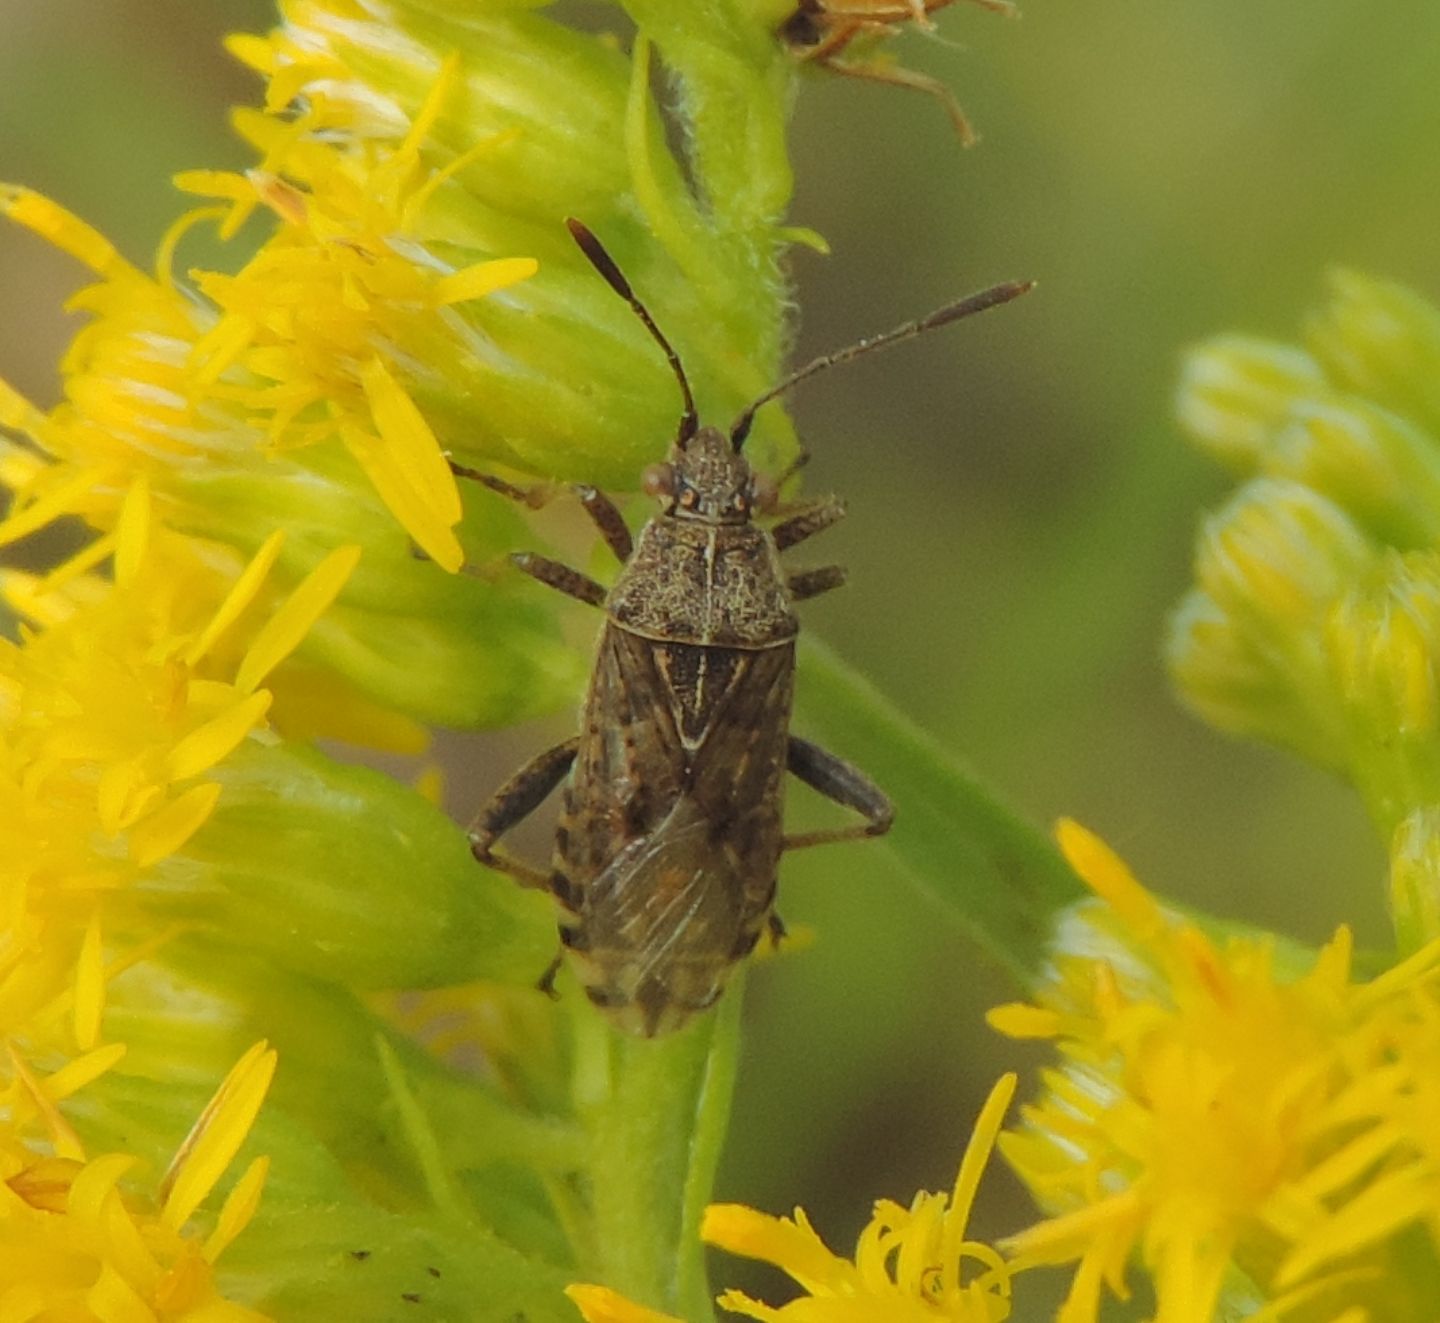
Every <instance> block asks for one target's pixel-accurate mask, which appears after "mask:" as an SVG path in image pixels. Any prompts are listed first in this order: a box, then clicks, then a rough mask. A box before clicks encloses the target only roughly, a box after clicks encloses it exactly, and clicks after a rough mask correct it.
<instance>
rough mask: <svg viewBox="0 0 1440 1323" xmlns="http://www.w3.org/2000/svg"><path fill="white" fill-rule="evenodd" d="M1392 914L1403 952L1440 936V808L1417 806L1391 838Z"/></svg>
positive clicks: (1415, 949) (1405, 953)
mask: <svg viewBox="0 0 1440 1323" xmlns="http://www.w3.org/2000/svg"><path fill="white" fill-rule="evenodd" d="M1390 915H1391V919H1392V920H1393V922H1394V924H1395V938H1396V943H1397V945H1398V946H1399V948H1400V951H1401V954H1403V955H1409V954H1411V953H1412V952H1415V951H1418V950H1420V949H1421V948H1422V947H1423V946H1425V945H1426V943H1428V942H1432V941H1434V940H1435V939H1436V938H1437V937H1440V808H1436V807H1435V806H1433V805H1432V806H1428V807H1426V808H1419V809H1416V810H1415V811H1414V812H1413V813H1411V814H1410V815H1409V816H1408V817H1406V818H1405V819H1404V821H1402V822H1401V823H1400V825H1399V826H1398V827H1396V828H1395V834H1394V835H1393V836H1392V837H1391V838H1390Z"/></svg>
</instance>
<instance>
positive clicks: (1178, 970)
mask: <svg viewBox="0 0 1440 1323" xmlns="http://www.w3.org/2000/svg"><path fill="white" fill-rule="evenodd" d="M1059 834H1060V842H1061V846H1062V848H1063V849H1064V851H1065V853H1066V856H1067V857H1068V858H1069V860H1070V862H1071V864H1072V866H1073V867H1074V868H1075V870H1076V871H1077V873H1079V874H1080V876H1081V877H1082V878H1083V879H1084V880H1085V882H1086V883H1088V884H1089V886H1090V887H1091V888H1092V889H1093V890H1094V891H1095V893H1096V895H1097V896H1098V897H1099V898H1100V900H1101V901H1102V902H1103V903H1104V909H1103V910H1101V911H1099V913H1098V915H1097V916H1094V917H1093V918H1092V919H1091V920H1087V921H1085V922H1084V923H1083V924H1082V921H1081V919H1080V918H1077V919H1076V920H1075V922H1076V923H1077V925H1080V926H1082V927H1083V928H1084V931H1083V932H1082V931H1080V928H1079V927H1077V930H1076V931H1075V932H1074V933H1072V934H1071V937H1070V939H1069V940H1068V941H1064V940H1062V950H1061V952H1060V953H1058V954H1057V956H1056V964H1055V970H1054V974H1053V976H1052V978H1051V979H1050V982H1049V985H1048V986H1047V988H1046V989H1045V990H1044V991H1043V992H1042V994H1041V995H1040V997H1039V999H1038V1004H1036V1005H1031V1006H1006V1007H1001V1008H999V1009H997V1010H996V1011H994V1012H993V1013H992V1016H991V1019H992V1022H993V1023H994V1024H995V1026H996V1027H997V1028H999V1029H1000V1030H1001V1031H1002V1032H1005V1033H1008V1034H1010V1035H1011V1036H1013V1037H1019V1038H1051V1039H1054V1040H1055V1041H1056V1042H1057V1045H1058V1046H1059V1048H1060V1050H1061V1052H1062V1054H1063V1056H1064V1059H1065V1065H1064V1067H1063V1068H1061V1069H1056V1070H1051V1071H1049V1072H1047V1074H1046V1076H1045V1086H1046V1092H1045V1095H1044V1096H1043V1097H1042V1098H1041V1099H1040V1100H1039V1101H1038V1102H1036V1103H1034V1104H1032V1105H1031V1106H1029V1107H1027V1108H1025V1109H1024V1112H1023V1117H1024V1125H1023V1127H1022V1128H1021V1129H1020V1130H1018V1131H1016V1132H1013V1133H1010V1134H1007V1135H1004V1136H1002V1138H1001V1141H1000V1144H1001V1149H1002V1151H1003V1152H1004V1153H1005V1155H1006V1157H1007V1158H1008V1159H1009V1160H1010V1162H1011V1164H1012V1165H1013V1166H1014V1167H1015V1169H1016V1170H1017V1171H1018V1172H1019V1173H1020V1175H1021V1176H1022V1177H1023V1178H1024V1179H1025V1180H1026V1182H1027V1183H1028V1184H1029V1185H1030V1187H1031V1189H1032V1190H1033V1192H1034V1193H1035V1195H1036V1197H1037V1199H1038V1200H1039V1201H1040V1202H1041V1204H1042V1205H1043V1206H1044V1207H1045V1208H1047V1209H1048V1210H1051V1211H1052V1212H1053V1213H1054V1216H1053V1217H1051V1218H1050V1219H1049V1220H1047V1221H1044V1222H1041V1223H1039V1224H1038V1225H1036V1226H1034V1227H1032V1228H1030V1229H1029V1230H1027V1231H1024V1232H1022V1233H1021V1234H1020V1235H1018V1236H1016V1237H1014V1238H1013V1239H1012V1240H1011V1241H1010V1242H1009V1248H1010V1250H1011V1251H1012V1252H1013V1253H1014V1254H1015V1256H1016V1260H1017V1263H1018V1264H1020V1265H1022V1266H1029V1265H1033V1264H1041V1263H1074V1264H1076V1271H1075V1277H1074V1280H1073V1283H1072V1286H1071V1290H1070V1294H1069V1297H1068V1299H1067V1300H1066V1303H1065V1306H1064V1308H1063V1309H1062V1311H1061V1314H1060V1319H1061V1321H1062V1323H1093V1320H1095V1319H1097V1318H1098V1317H1099V1306H1100V1300H1101V1296H1102V1293H1104V1292H1105V1291H1107V1290H1108V1291H1109V1292H1110V1293H1111V1294H1113V1295H1116V1296H1120V1297H1125V1296H1127V1295H1128V1288H1127V1286H1126V1281H1125V1275H1126V1267H1127V1264H1128V1263H1129V1261H1130V1260H1131V1258H1132V1256H1134V1255H1138V1257H1139V1259H1140V1261H1141V1262H1142V1263H1143V1265H1144V1267H1145V1268H1146V1270H1147V1271H1148V1273H1149V1275H1150V1277H1151V1279H1152V1280H1153V1282H1154V1287H1155V1294H1156V1301H1157V1312H1156V1315H1155V1317H1156V1319H1157V1323H1209V1320H1210V1319H1211V1318H1212V1317H1213V1316H1214V1313H1215V1310H1216V1309H1217V1307H1218V1306H1219V1304H1220V1303H1221V1302H1222V1300H1225V1299H1228V1298H1229V1296H1228V1291H1229V1290H1230V1289H1231V1288H1232V1287H1233V1285H1234V1283H1235V1282H1236V1281H1237V1280H1240V1279H1241V1278H1242V1276H1243V1279H1246V1280H1248V1281H1249V1282H1250V1283H1251V1284H1252V1285H1253V1288H1254V1289H1255V1290H1256V1291H1258V1292H1259V1295H1260V1298H1261V1299H1263V1300H1266V1301H1268V1302H1269V1304H1268V1305H1267V1307H1266V1311H1265V1313H1264V1316H1265V1317H1267V1318H1269V1317H1274V1318H1280V1317H1285V1318H1294V1319H1309V1318H1323V1319H1330V1318H1334V1317H1336V1316H1338V1315H1339V1314H1340V1313H1341V1312H1342V1311H1343V1310H1344V1309H1347V1308H1354V1309H1362V1308H1363V1309H1368V1310H1370V1317H1372V1318H1376V1319H1379V1318H1385V1319H1387V1320H1389V1321H1390V1323H1402V1321H1405V1320H1411V1319H1415V1320H1420V1319H1424V1318H1429V1317H1431V1316H1432V1315H1431V1312H1429V1311H1430V1306H1432V1305H1433V1299H1432V1298H1430V1297H1429V1292H1428V1288H1427V1287H1426V1286H1425V1283H1426V1282H1427V1281H1428V1280H1430V1277H1429V1274H1431V1273H1433V1272H1434V1271H1435V1268H1436V1266H1437V1265H1440V1238H1437V1234H1436V1233H1437V1232H1440V1163H1437V1156H1440V1148H1437V1146H1436V1144H1435V1142H1434V1138H1433V1134H1432V1133H1431V1126H1430V1124H1429V1122H1428V1121H1421V1120H1420V1116H1421V1114H1422V1109H1423V1108H1425V1107H1427V1106H1428V1105H1429V1104H1428V1102H1427V1100H1428V1099H1430V1098H1432V1097H1440V1094H1437V1090H1440V1053H1437V1050H1436V1047H1437V1030H1436V1026H1437V1024H1440V987H1437V977H1440V945H1437V944H1433V943H1432V944H1431V945H1430V946H1429V947H1427V948H1425V949H1424V950H1423V951H1422V952H1420V953H1419V954H1418V955H1416V956H1415V957H1413V958H1412V959H1411V960H1410V961H1407V962H1406V963H1404V964H1402V965H1400V966H1397V967H1396V968H1395V969H1393V970H1391V971H1389V972H1388V973H1386V974H1384V975H1382V976H1381V977H1379V978H1377V979H1375V980H1373V981H1371V982H1369V983H1363V982H1356V981H1355V980H1354V979H1353V976H1352V973H1351V943H1350V937H1349V933H1348V932H1347V931H1346V930H1344V929H1341V930H1340V931H1339V932H1338V933H1337V934H1336V936H1335V938H1334V939H1333V940H1332V941H1331V942H1330V943H1329V945H1328V946H1326V947H1325V948H1324V949H1323V950H1322V951H1321V952H1320V953H1319V954H1318V956H1317V957H1315V959H1314V961H1313V963H1312V965H1311V967H1310V969H1309V970H1308V972H1304V973H1292V972H1286V971H1285V970H1283V969H1282V968H1280V967H1279V959H1278V957H1277V952H1276V948H1275V943H1274V941H1273V939H1260V938H1251V937H1234V938H1231V939H1229V940H1228V941H1226V942H1225V943H1224V944H1223V945H1221V944H1217V943H1216V942H1215V941H1212V940H1211V939H1210V938H1208V937H1206V936H1205V935H1204V934H1203V933H1201V932H1200V930H1199V929H1198V928H1196V927H1195V926H1193V925H1192V924H1189V923H1186V922H1184V921H1183V920H1180V919H1178V918H1176V917H1174V916H1172V915H1171V914H1169V913H1167V912H1166V911H1165V910H1163V909H1162V908H1161V907H1160V905H1159V904H1157V902H1156V901H1155V900H1154V899H1153V898H1152V897H1151V896H1150V895H1149V894H1148V893H1147V892H1146V891H1145V890H1144V889H1143V888H1142V887H1141V886H1140V884H1139V883H1138V882H1136V880H1135V879H1134V878H1133V877H1132V876H1131V874H1130V873H1129V871H1128V870H1127V869H1126V867H1125V865H1124V864H1123V863H1122V862H1121V861H1120V860H1119V859H1118V858H1116V856H1115V855H1113V854H1112V853H1111V852H1110V851H1109V850H1108V849H1107V848H1106V847H1105V846H1104V845H1103V844H1102V843H1101V842H1100V841H1099V840H1097V839H1096V838H1095V837H1093V836H1091V835H1090V834H1089V833H1087V832H1085V831H1084V830H1083V829H1082V828H1080V827H1078V826H1076V825H1075V824H1073V823H1062V824H1061V827H1060V833H1059ZM1097 933H1099V934H1101V936H1100V937H1099V939H1098V940H1097ZM1107 948H1108V949H1109V950H1110V951H1111V952H1113V956H1112V957H1111V958H1105V957H1104V956H1101V955H1097V954H1095V952H1096V951H1097V950H1101V949H1107ZM1081 952H1084V954H1081ZM1417 1231H1418V1232H1420V1233H1421V1234H1420V1235H1419V1236H1417V1235H1416V1234H1415V1233H1416V1232H1417ZM1402 1263H1405V1264H1408V1266H1406V1267H1400V1266H1399V1265H1401V1264H1402Z"/></svg>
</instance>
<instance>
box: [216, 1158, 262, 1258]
mask: <svg viewBox="0 0 1440 1323" xmlns="http://www.w3.org/2000/svg"><path fill="white" fill-rule="evenodd" d="M269 1171H270V1159H269V1158H266V1157H260V1158H256V1159H255V1161H254V1162H252V1163H251V1164H250V1165H249V1166H248V1167H247V1168H246V1169H245V1174H244V1175H243V1176H242V1177H241V1178H240V1179H239V1180H238V1181H236V1182H235V1188H234V1189H233V1190H231V1191H230V1194H229V1196H228V1197H227V1198H226V1200H225V1204H224V1207H222V1208H221V1209H220V1216H219V1218H218V1219H217V1220H216V1222H215V1230H214V1231H212V1232H211V1233H210V1235H209V1236H208V1237H207V1238H206V1240H205V1248H204V1249H203V1250H202V1251H201V1252H202V1254H203V1255H204V1258H205V1261H206V1262H207V1263H214V1262H215V1260H216V1259H218V1258H219V1257H220V1256H221V1255H222V1254H223V1253H224V1252H225V1247H226V1246H227V1245H228V1244H229V1243H230V1242H231V1241H232V1240H234V1239H235V1237H236V1236H238V1235H239V1234H240V1233H241V1232H242V1231H244V1230H245V1228H246V1226H248V1225H249V1223H250V1219H251V1218H252V1217H254V1216H255V1210H256V1209H257V1208H258V1207H259V1206H260V1195H261V1193H262V1192H263V1191H264V1189H265V1177H266V1176H267V1175H268V1174H269Z"/></svg>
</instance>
